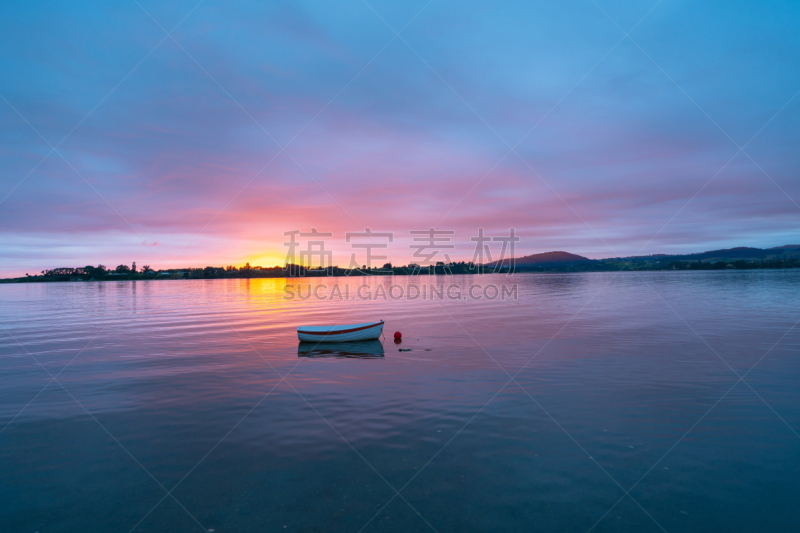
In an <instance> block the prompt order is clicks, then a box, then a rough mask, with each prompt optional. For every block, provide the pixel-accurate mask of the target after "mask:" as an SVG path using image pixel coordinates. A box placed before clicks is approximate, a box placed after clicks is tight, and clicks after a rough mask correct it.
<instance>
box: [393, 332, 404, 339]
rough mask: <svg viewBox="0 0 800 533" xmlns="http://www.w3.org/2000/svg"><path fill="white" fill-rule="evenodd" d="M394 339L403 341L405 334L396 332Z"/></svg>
mask: <svg viewBox="0 0 800 533" xmlns="http://www.w3.org/2000/svg"><path fill="white" fill-rule="evenodd" d="M394 338H395V339H402V338H403V334H402V333H400V332H399V331H395V332H394Z"/></svg>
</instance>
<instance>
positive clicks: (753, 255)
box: [615, 244, 800, 261]
mask: <svg viewBox="0 0 800 533" xmlns="http://www.w3.org/2000/svg"><path fill="white" fill-rule="evenodd" d="M797 257H800V245H796V244H787V245H784V246H776V247H774V248H748V247H746V246H738V247H736V248H726V249H723V250H710V251H708V252H699V253H695V254H679V255H678V254H676V255H666V254H656V255H649V256H633V257H621V258H615V259H617V260H624V261H648V260H653V259H658V260H659V261H723V260H724V261H737V260H740V259H744V260H762V261H763V260H765V259H791V258H797Z"/></svg>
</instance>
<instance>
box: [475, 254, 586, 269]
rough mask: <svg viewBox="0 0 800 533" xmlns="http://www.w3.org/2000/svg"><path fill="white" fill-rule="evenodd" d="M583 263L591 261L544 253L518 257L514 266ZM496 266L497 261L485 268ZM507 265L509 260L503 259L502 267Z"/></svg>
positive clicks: (581, 257)
mask: <svg viewBox="0 0 800 533" xmlns="http://www.w3.org/2000/svg"><path fill="white" fill-rule="evenodd" d="M585 261H591V259H587V258H586V257H583V256H580V255H575V254H571V253H569V252H546V253H543V254H533V255H526V256H523V257H518V258H516V260H515V262H514V264H515V265H516V266H518V267H524V266H533V265H567V264H574V263H583V262H585ZM497 264H498V261H493V262H491V263H487V265H486V266H489V267H494V266H496V265H497ZM508 264H509V260H508V259H504V260H503V262H502V265H503V266H508Z"/></svg>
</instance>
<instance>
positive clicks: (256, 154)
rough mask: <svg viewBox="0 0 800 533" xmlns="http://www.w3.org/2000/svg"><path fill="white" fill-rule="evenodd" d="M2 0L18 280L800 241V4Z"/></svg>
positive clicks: (5, 254)
mask: <svg viewBox="0 0 800 533" xmlns="http://www.w3.org/2000/svg"><path fill="white" fill-rule="evenodd" d="M138 2H139V3H137V2H133V1H130V2H118V3H114V4H113V5H112V4H109V3H105V2H104V3H85V4H82V5H80V6H78V5H77V4H76V3H73V2H38V1H33V2H25V3H11V2H7V3H4V4H3V5H2V7H0V96H2V101H0V124H2V128H1V129H0V136H1V137H0V138H1V139H2V143H1V144H0V200H1V201H2V202H1V203H0V239H2V241H0V242H2V245H0V277H7V276H10V275H20V274H24V273H25V272H31V273H33V272H38V271H39V270H41V269H43V268H52V267H60V266H82V265H85V264H97V263H103V264H105V265H108V266H116V264H119V263H130V262H131V261H137V263H138V264H139V265H143V264H150V265H151V266H153V267H156V268H159V267H160V268H166V267H167V266H168V265H170V264H171V265H172V266H178V267H183V266H205V265H225V264H243V263H244V262H245V261H250V262H251V263H254V264H263V265H274V264H278V263H281V262H282V261H283V258H284V256H285V253H286V248H285V247H284V246H283V243H284V241H285V238H284V236H283V233H284V232H285V231H290V230H296V229H299V230H302V231H308V230H309V229H310V228H312V227H316V228H318V230H319V231H325V232H332V233H333V234H334V236H333V238H332V239H331V240H330V243H329V244H328V248H329V249H333V250H334V257H335V262H336V263H338V264H344V263H346V262H347V258H348V257H349V254H350V252H351V251H352V250H351V249H350V248H349V246H350V244H349V243H345V242H344V236H345V233H346V232H352V231H359V230H362V231H363V228H365V227H369V228H371V229H372V230H373V231H390V232H394V234H395V236H396V237H395V239H394V242H393V243H392V245H391V248H390V249H389V255H390V257H391V259H392V260H393V261H394V262H395V263H407V262H409V261H410V260H412V258H411V254H412V253H413V250H410V249H409V236H408V232H409V231H410V230H421V229H427V228H429V227H435V228H437V229H444V230H453V231H455V236H454V241H453V242H454V243H455V244H456V248H455V249H453V250H452V251H451V256H455V257H454V258H457V259H466V260H469V259H471V258H472V254H473V252H472V249H473V247H472V245H471V243H470V241H469V238H470V236H474V235H476V234H477V228H479V227H484V228H485V229H486V233H487V234H491V235H500V234H503V233H506V234H507V233H508V230H509V228H511V227H513V228H516V231H517V233H518V234H519V235H520V237H521V241H520V243H519V244H518V250H517V255H521V254H528V253H536V252H545V251H551V250H566V251H570V252H574V253H578V254H582V255H585V256H588V257H595V258H599V257H609V256H618V255H631V254H636V253H659V252H666V253H670V252H693V251H703V250H708V249H714V248H720V247H731V246H740V245H746V246H758V247H767V246H778V245H783V244H796V243H798V242H800V235H798V230H800V206H799V205H798V203H797V202H798V201H800V182H798V169H800V150H798V146H800V128H798V125H800V96H799V97H797V98H795V96H797V93H798V90H800V32H798V31H797V28H798V27H800V3H797V2H685V1H679V0H663V1H661V2H657V0H648V1H643V2H638V1H610V0H597V2H596V3H595V2H594V1H592V0H576V1H572V0H566V1H563V2H502V3H498V2H494V1H486V2H454V1H450V0H433V1H430V2H428V1H427V0H422V1H416V0H410V1H407V2H388V1H383V0H381V1H379V0H368V1H366V2H365V1H362V0H351V1H342V2H254V3H230V2H222V1H221V0H205V1H203V2H201V3H199V4H198V3H197V0H190V1H176V2H160V1H154V0H138Z"/></svg>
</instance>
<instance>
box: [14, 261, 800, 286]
mask: <svg viewBox="0 0 800 533" xmlns="http://www.w3.org/2000/svg"><path fill="white" fill-rule="evenodd" d="M792 268H800V259H795V258H787V259H768V260H763V261H754V260H751V261H746V260H742V259H739V260H735V261H724V260H718V261H702V260H699V261H671V262H669V263H667V262H666V261H659V260H638V261H631V260H628V261H626V260H623V259H613V260H608V259H601V260H586V261H581V262H574V263H559V264H540V265H517V266H516V267H515V268H513V269H511V271H509V270H510V269H509V268H508V267H507V266H503V267H501V268H492V267H488V266H481V265H477V266H476V265H472V264H470V263H463V262H462V263H451V264H448V265H445V264H441V263H440V264H438V265H436V266H435V267H431V269H432V270H433V271H431V270H430V269H428V268H427V267H414V266H405V267H392V268H375V269H340V268H338V267H329V268H326V269H306V268H303V267H300V266H297V265H290V266H289V268H288V269H286V268H283V267H272V268H260V267H252V268H249V269H246V268H241V269H240V268H235V267H227V268H224V267H206V268H184V269H169V270H160V271H153V270H149V271H147V272H116V271H107V270H106V271H103V272H102V273H101V272H99V271H98V270H97V269H93V271H89V270H87V269H88V267H84V268H77V269H68V268H62V269H55V270H51V271H45V272H43V273H42V274H40V275H36V276H25V277H17V278H2V279H0V284H3V283H6V284H8V283H54V282H59V283H60V282H86V281H149V280H176V279H275V278H319V277H322V278H328V277H345V278H358V277H367V276H371V277H375V276H433V275H436V276H448V275H462V276H463V275H478V274H524V273H540V274H551V273H580V272H625V271H628V272H656V271H705V270H715V271H720V270H777V269H792Z"/></svg>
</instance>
